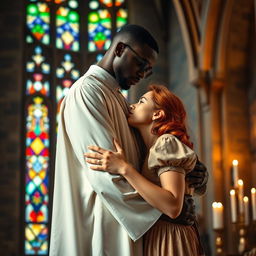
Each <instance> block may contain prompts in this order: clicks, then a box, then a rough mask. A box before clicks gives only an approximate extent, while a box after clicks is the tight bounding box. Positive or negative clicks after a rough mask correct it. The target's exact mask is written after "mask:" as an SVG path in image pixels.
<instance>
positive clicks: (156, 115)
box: [152, 109, 165, 121]
mask: <svg viewBox="0 0 256 256" xmlns="http://www.w3.org/2000/svg"><path fill="white" fill-rule="evenodd" d="M164 116H165V113H164V111H163V110H162V109H159V110H156V111H154V113H153V116H152V120H153V121H155V120H158V119H161V118H163V117H164Z"/></svg>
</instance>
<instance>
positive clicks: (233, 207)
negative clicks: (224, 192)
mask: <svg viewBox="0 0 256 256" xmlns="http://www.w3.org/2000/svg"><path fill="white" fill-rule="evenodd" d="M230 204H231V221H232V223H234V222H237V211H236V208H237V206H236V191H235V190H234V189H231V190H230Z"/></svg>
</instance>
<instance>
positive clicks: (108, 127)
mask: <svg viewBox="0 0 256 256" xmlns="http://www.w3.org/2000/svg"><path fill="white" fill-rule="evenodd" d="M106 100H109V99H108V98H106V97H105V95H104V93H103V91H102V90H101V89H100V87H99V86H96V85H95V84H93V79H90V78H88V77H87V78H85V80H84V81H83V83H82V85H81V86H77V87H76V88H72V89H71V90H70V93H69V94H68V97H66V99H65V104H64V105H63V106H62V108H63V109H62V112H63V113H62V116H61V118H62V119H61V122H62V129H63V132H64V133H66V138H67V139H68V140H69V143H70V145H71V146H70V147H71V152H70V154H71V155H72V157H74V158H76V160H77V161H76V162H77V164H78V165H80V167H79V169H81V171H82V172H84V175H85V176H86V177H87V179H88V181H89V183H90V185H91V186H92V188H93V190H94V191H95V192H96V193H97V195H98V196H100V198H101V200H102V201H103V203H104V205H105V206H106V207H107V208H108V210H109V211H110V212H111V214H112V215H113V216H114V218H115V219H116V220H117V221H118V222H119V224H121V225H122V226H123V227H124V228H125V229H126V231H127V233H128V234H129V236H130V237H131V238H132V239H133V240H134V241H135V240H137V239H139V238H140V237H141V236H142V235H143V234H144V233H145V232H146V231H147V230H148V229H149V228H150V227H151V226H152V225H153V224H154V223H155V221H156V220H157V219H158V218H159V216H160V215H161V213H160V212H159V211H158V210H156V209H154V208H152V207H151V206H150V205H149V204H148V203H146V202H145V201H144V200H143V199H142V198H141V197H138V196H135V195H137V192H136V191H135V190H134V189H133V188H132V187H131V186H130V184H129V183H128V182H126V180H125V179H123V178H122V177H121V176H119V175H112V174H109V173H107V172H95V171H92V170H91V169H89V166H88V165H87V164H86V162H85V158H84V153H85V152H88V149H87V146H88V145H98V146H100V147H103V148H106V149H110V150H113V138H117V139H119V140H120V141H121V142H122V138H118V136H117V132H116V130H115V127H114V124H113V121H112V120H111V117H110V113H109V111H108V109H107V104H106ZM124 150H125V149H124ZM70 168H71V170H72V166H70ZM74 175H75V174H74Z"/></svg>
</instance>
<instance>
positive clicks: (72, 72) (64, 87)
mask: <svg viewBox="0 0 256 256" xmlns="http://www.w3.org/2000/svg"><path fill="white" fill-rule="evenodd" d="M79 76H80V72H79V70H78V69H77V67H76V66H75V63H74V62H72V56H71V55H70V54H68V53H66V54H65V55H64V57H63V60H62V61H61V63H60V65H59V66H58V67H57V69H56V77H57V83H56V102H57V117H56V119H57V123H58V120H59V119H58V114H59V110H60V104H61V102H62V100H63V98H64V97H65V95H66V94H67V92H68V90H69V89H70V87H71V86H72V84H73V83H74V82H75V81H76V80H77V79H78V78H79Z"/></svg>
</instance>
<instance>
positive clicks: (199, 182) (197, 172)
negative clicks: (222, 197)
mask: <svg viewBox="0 0 256 256" xmlns="http://www.w3.org/2000/svg"><path fill="white" fill-rule="evenodd" d="M208 176H209V175H208V172H207V169H206V167H205V165H204V164H202V163H201V162H200V161H199V160H197V162H196V165H195V168H194V169H193V171H191V172H190V173H188V174H187V175H186V181H187V182H188V184H189V187H190V188H195V190H197V189H200V188H202V187H203V186H205V185H206V184H207V181H208Z"/></svg>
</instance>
